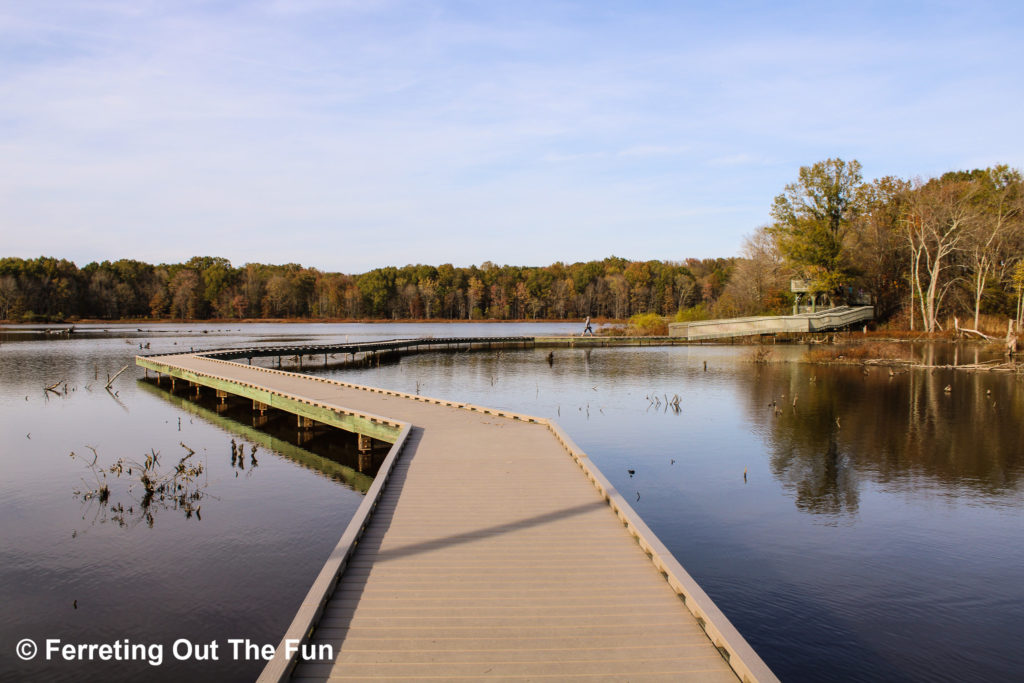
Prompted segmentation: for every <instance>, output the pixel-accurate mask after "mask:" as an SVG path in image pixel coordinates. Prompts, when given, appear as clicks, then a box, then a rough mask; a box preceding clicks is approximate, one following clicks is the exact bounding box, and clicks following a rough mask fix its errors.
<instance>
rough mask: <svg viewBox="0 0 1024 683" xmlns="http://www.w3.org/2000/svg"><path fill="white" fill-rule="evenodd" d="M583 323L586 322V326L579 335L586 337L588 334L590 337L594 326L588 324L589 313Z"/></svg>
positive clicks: (592, 334)
mask: <svg viewBox="0 0 1024 683" xmlns="http://www.w3.org/2000/svg"><path fill="white" fill-rule="evenodd" d="M585 324H586V327H584V328H583V334H581V335H580V336H581V337H586V336H587V335H588V334H589V335H590V336H591V337H593V336H594V328H593V327H591V326H590V316H589V315H588V316H587V320H586V323H585Z"/></svg>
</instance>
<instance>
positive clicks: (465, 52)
mask: <svg viewBox="0 0 1024 683" xmlns="http://www.w3.org/2000/svg"><path fill="white" fill-rule="evenodd" d="M830 5H831V7H830ZM1022 29H1024V3H1019V2H1003V3H1000V2H972V3H964V2H920V3H900V2H878V3H874V2H858V3H842V4H840V3H834V4H833V3H821V2H813V3H811V2H808V3H776V2H737V3H729V2H723V3H707V2H702V3H687V2H626V1H623V2H596V1H595V2H558V1H557V0H554V1H550V2H529V1H525V0H521V1H519V2H490V1H487V2H485V1H481V2H397V1H396V2H389V1H387V0H379V1H377V0H359V1H357V0H338V1H328V0H292V1H289V0H266V1H259V0H252V1H247V2H227V1H224V2H202V1H199V0H178V1H175V0H124V1H122V0H95V1H89V0H81V1H75V2H71V1H67V2H61V1H59V0H58V1H55V2H50V1H47V0H36V1H33V2H24V1H23V0H0V256H23V257H33V256H38V255H44V254H45V255H52V256H58V257H64V258H69V259H72V260H74V261H75V262H77V263H78V264H79V265H84V264H85V263H87V262H88V261H91V260H103V259H117V258H138V259H142V260H146V261H150V262H173V261H180V260H183V259H187V258H188V257H190V256H193V255H199V254H202V255H215V256H224V257H226V258H228V259H230V260H231V261H232V263H234V264H236V265H240V264H243V263H245V262H248V261H260V262H273V263H284V262H297V263H302V264H304V265H309V266H314V267H318V268H321V269H326V270H340V271H344V272H361V271H364V270H367V269H370V268H373V267H376V266H381V265H404V264H406V263H431V264H439V263H445V262H450V263H454V264H456V265H469V264H471V263H477V264H479V263H481V262H482V261H485V260H490V261H494V262H496V263H512V264H521V265H546V264H548V263H552V262H554V261H559V260H562V261H570V262H571V261H577V260H588V259H599V258H603V257H605V256H609V255H612V254H614V255H617V256H622V257H626V258H633V259H664V260H681V259H684V258H687V257H691V256H692V257H707V256H729V255H734V254H736V253H738V251H739V249H740V247H741V244H742V241H743V237H744V236H745V235H748V234H750V233H751V232H752V231H753V230H754V229H756V228H757V227H758V226H759V225H762V224H764V223H765V222H766V221H767V220H768V210H769V207H770V205H771V201H772V198H773V197H774V196H775V195H776V194H778V193H780V192H781V191H782V190H783V187H784V185H785V184H786V183H788V182H791V181H793V180H794V179H795V178H796V176H797V171H798V169H799V167H800V166H802V165H809V164H812V163H814V162H815V161H819V160H822V159H825V158H828V157H834V156H839V157H842V158H844V159H854V158H855V159H858V160H859V161H860V162H861V163H862V164H863V167H864V174H865V176H866V177H868V178H873V177H879V176H884V175H898V176H902V177H913V176H923V177H928V176H930V175H935V174H939V173H942V172H944V171H947V170H952V169H959V168H973V167H983V166H987V165H991V164H994V163H1008V164H1010V165H1011V166H1014V167H1018V168H1020V167H1022V166H1024V137H1022V131H1021V121H1022V120H1024V106H1022V105H1024V88H1022V87H1021V86H1022V85H1024V77H1022V72H1021V64H1024V47H1022V45H1024V40H1022V39H1021V35H1024V33H1022Z"/></svg>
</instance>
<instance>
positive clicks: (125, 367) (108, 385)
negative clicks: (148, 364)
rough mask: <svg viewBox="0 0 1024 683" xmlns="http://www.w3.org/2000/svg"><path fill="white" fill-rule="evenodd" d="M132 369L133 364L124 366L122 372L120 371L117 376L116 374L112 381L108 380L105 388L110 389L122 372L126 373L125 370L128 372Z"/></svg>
mask: <svg viewBox="0 0 1024 683" xmlns="http://www.w3.org/2000/svg"><path fill="white" fill-rule="evenodd" d="M130 367H131V364H128V365H126V366H124V367H123V368H121V369H120V370H118V371H117V374H115V375H114V376H113V377H111V378H110V379H108V380H107V386H106V387H105V388H106V389H109V388H110V385H111V384H113V383H114V380H115V379H117V378H118V377H119V376H120V375H121V373H122V372H124V371H125V370H127V369H128V368H130Z"/></svg>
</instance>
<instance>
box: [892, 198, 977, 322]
mask: <svg viewBox="0 0 1024 683" xmlns="http://www.w3.org/2000/svg"><path fill="white" fill-rule="evenodd" d="M977 194H978V185H977V184H976V183H973V182H970V181H965V180H941V179H932V180H929V181H928V182H927V183H925V184H923V185H921V184H918V186H917V187H916V188H915V190H914V192H913V194H912V196H911V198H910V201H909V205H908V210H907V212H906V214H905V215H904V217H903V221H902V222H903V235H904V239H905V240H906V241H907V246H908V247H909V253H910V286H911V290H912V291H911V310H913V301H914V294H915V292H916V294H917V299H918V301H919V303H920V306H921V319H922V321H923V326H924V329H925V331H927V332H934V331H935V329H936V328H937V327H938V328H941V325H939V323H938V318H937V314H938V311H939V308H940V305H941V303H942V299H943V297H944V295H945V293H946V291H947V290H948V288H949V287H950V286H951V285H952V284H953V282H954V280H953V279H951V278H949V277H948V276H947V272H946V270H947V268H948V266H949V265H950V264H949V260H950V257H951V256H952V254H953V253H954V252H956V251H957V250H959V249H961V248H962V247H963V243H964V241H965V240H966V238H967V236H968V235H967V233H968V229H969V227H970V225H971V223H972V221H974V220H975V217H976V215H977V202H976V201H975V200H976V197H977ZM911 329H913V318H911Z"/></svg>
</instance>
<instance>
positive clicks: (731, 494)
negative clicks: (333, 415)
mask: <svg viewBox="0 0 1024 683" xmlns="http://www.w3.org/2000/svg"><path fill="white" fill-rule="evenodd" d="M578 327H579V326H578V325H575V324H573V325H559V324H536V325H533V324H472V323H469V324H430V325H414V324H371V325H333V324H332V325H326V324H323V325H316V324H296V325H285V324H249V325H234V326H232V327H230V328H229V327H228V326H226V325H224V324H220V325H216V324H214V325H184V326H182V325H170V324H167V325H160V324H156V325H145V326H141V327H140V326H125V325H106V326H103V325H99V326H80V327H79V329H78V331H76V333H75V334H74V335H71V336H70V337H57V336H52V335H51V336H45V335H41V334H32V333H27V332H25V331H22V330H20V329H18V328H4V329H2V330H0V378H2V391H0V406H2V408H3V410H2V413H0V425H2V432H0V438H2V440H3V441H2V442H3V450H2V455H0V468H2V475H3V476H2V478H0V528H2V529H3V538H4V543H3V544H2V546H0V553H2V561H0V603H2V604H4V605H5V606H6V608H5V609H4V611H3V615H2V617H0V632H2V634H3V638H2V642H3V643H4V646H3V647H4V648H5V653H4V655H3V657H2V658H0V676H2V677H9V678H18V679H25V678H34V679H37V680H43V679H46V680H54V679H61V678H63V679H67V680H70V679H75V680H100V679H109V678H110V677H111V676H115V677H117V678H129V677H138V676H142V675H145V676H147V677H150V678H154V679H166V680H171V679H178V678H180V677H181V676H183V675H189V676H193V677H198V678H200V679H204V680H205V679H213V678H217V679H220V680H225V679H227V680H251V679H252V678H254V677H255V676H256V675H257V674H258V673H259V671H260V669H261V668H262V662H260V661H253V662H243V663H240V664H239V663H235V662H227V663H225V662H220V663H218V662H202V663H190V664H183V663H179V662H175V661H164V662H162V663H161V665H160V666H151V665H150V664H148V663H146V662H130V663H124V662H122V663H117V664H114V663H99V662H92V663H88V664H84V665H74V664H62V665H55V664H54V663H49V664H45V665H44V664H41V663H40V662H34V663H31V662H30V663H22V662H20V661H19V660H17V659H16V658H14V657H13V656H12V655H11V654H10V651H11V649H12V648H13V647H14V644H15V643H17V642H18V641H19V640H20V639H22V638H34V639H36V640H38V641H40V642H41V641H42V640H43V639H45V638H61V639H62V640H64V641H66V642H113V641H115V640H118V639H121V640H123V639H126V638H127V639H130V641H131V642H132V643H150V642H163V643H166V644H167V646H168V648H169V646H170V643H171V642H173V641H174V640H175V639H176V638H188V639H190V640H192V641H194V642H204V641H210V640H221V641H223V640H225V639H226V638H249V639H251V640H252V641H254V642H259V643H264V642H266V643H276V642H277V639H278V638H280V636H281V634H282V633H283V631H284V629H285V627H286V626H287V625H288V622H289V621H290V619H291V617H292V616H293V614H294V611H295V609H296V608H297V605H298V603H299V601H300V600H301V599H302V597H303V596H304V595H305V593H306V590H307V589H308V587H309V585H310V583H311V582H312V580H313V578H314V577H315V575H316V573H317V571H318V570H319V568H320V566H321V565H322V563H323V561H324V559H325V557H326V555H327V553H328V552H329V551H330V549H331V548H332V547H333V546H334V544H335V543H336V541H337V539H338V537H339V536H340V534H341V531H342V530H343V529H344V526H345V523H346V522H347V519H348V517H349V516H351V514H352V513H353V512H354V510H355V507H356V506H357V505H358V504H359V501H360V500H361V496H362V494H361V491H362V490H365V486H366V483H367V481H368V477H367V473H366V472H359V471H358V469H359V468H358V464H357V456H356V454H355V449H354V446H353V444H351V443H349V442H348V441H346V439H344V438H337V439H330V438H319V439H317V440H316V442H315V443H303V444H302V445H301V446H300V445H298V442H297V439H296V437H297V432H296V430H295V429H294V428H293V426H292V425H290V424H289V423H287V421H281V420H271V421H269V422H267V423H264V424H259V425H255V426H254V425H253V424H252V422H253V418H252V416H251V414H250V411H237V410H225V409H220V408H218V405H217V402H216V400H215V399H212V398H210V397H207V398H205V399H201V400H200V401H198V402H196V401H192V400H189V399H187V398H185V397H184V396H183V395H182V394H183V392H180V391H179V392H178V393H179V395H178V396H175V397H171V396H170V395H169V394H168V392H167V391H166V385H165V387H164V388H163V389H160V388H156V387H154V386H153V385H152V384H151V383H149V384H147V383H145V382H140V381H137V380H136V378H137V377H141V376H142V372H141V370H136V369H135V368H134V367H132V368H130V370H129V371H126V372H125V373H124V374H123V375H121V376H120V377H119V378H118V379H116V380H115V382H114V385H113V388H114V389H115V390H116V392H117V393H116V395H114V394H111V393H108V392H107V391H105V390H104V389H103V385H104V384H105V383H106V378H107V376H108V375H113V374H115V373H116V372H117V371H118V370H119V369H120V368H121V367H123V366H124V365H125V364H128V363H130V362H132V359H133V357H134V355H135V354H136V353H159V352H169V351H175V350H188V349H191V348H195V349H203V348H215V347H225V346H233V345H241V344H246V345H249V344H268V345H269V344H276V343H291V342H293V341H309V342H310V343H328V342H344V341H352V342H355V341H366V340H373V339H391V338H408V337H421V336H511V335H520V334H526V335H533V334H538V335H540V334H561V333H570V332H575V333H578V331H579V330H578ZM140 344H141V345H143V346H144V347H145V345H146V344H149V348H148V349H146V348H143V349H142V350H140V349H139V345H140ZM805 350H806V349H805V348H803V347H799V346H796V345H788V346H783V345H779V346H775V347H773V348H772V354H771V357H770V359H769V360H770V362H768V363H754V362H753V356H752V354H751V347H748V346H728V345H726V346H712V345H707V346H691V347H672V348H613V349H593V350H590V351H585V350H575V349H555V350H554V359H553V363H551V364H549V363H548V360H547V354H548V350H547V349H536V350H523V351H507V350H506V351H493V352H473V353H457V354H444V353H424V354H419V355H412V356H407V357H405V358H403V359H402V360H401V361H400V362H398V363H395V364H384V365H381V366H380V367H374V368H365V369H353V368H348V369H343V370H341V369H333V370H332V369H327V370H317V371H316V372H318V373H320V374H326V375H329V376H332V377H339V378H344V379H346V380H349V381H354V382H358V383H363V384H372V385H378V386H384V387H388V388H392V389H398V390H402V391H409V392H412V393H416V392H418V393H421V394H424V395H429V396H435V397H444V398H452V399H458V400H462V401H470V402H475V403H480V404H484V405H489V406H492V407H497V408H508V409H512V410H517V411H521V412H526V413H531V414H536V415H541V416H545V417H552V418H555V419H556V420H558V421H559V423H560V424H561V425H562V426H563V427H564V428H565V429H566V431H567V432H568V433H569V434H570V435H571V436H572V437H573V438H574V439H575V440H576V442H577V443H578V444H579V445H580V446H581V447H582V448H583V449H584V450H586V451H587V452H588V454H590V456H591V458H592V459H593V460H594V462H595V463H596V464H597V465H598V466H599V467H600V468H601V470H602V471H603V472H604V473H605V475H606V476H607V477H608V478H609V479H610V480H611V481H612V483H613V484H615V485H616V486H617V487H618V488H619V489H620V490H621V491H622V492H623V494H624V495H625V496H626V498H627V500H629V501H631V503H632V504H633V506H634V507H635V509H636V510H637V511H638V513H639V514H640V515H641V516H642V517H643V519H644V520H645V521H646V522H647V524H648V525H649V526H650V527H651V528H652V529H653V530H654V531H655V533H657V534H658V536H659V537H660V538H661V540H662V541H663V542H664V543H665V544H666V545H667V546H668V547H669V549H670V550H671V551H672V552H673V553H674V554H675V555H676V557H677V559H679V561H680V562H681V563H682V564H683V566H684V567H686V569H687V570H688V571H689V572H690V573H691V574H692V575H693V576H694V578H695V579H696V580H697V581H698V582H699V583H700V585H701V586H702V587H703V588H704V589H705V590H706V591H707V592H708V594H709V595H710V596H711V597H712V598H713V599H714V600H715V602H716V603H717V604H718V606H719V607H720V608H721V609H722V610H723V611H724V612H725V614H726V615H727V616H728V617H729V619H730V620H731V621H732V622H733V623H734V624H735V625H736V627H737V628H738V629H739V631H740V632H741V633H742V634H743V635H744V636H745V637H746V638H747V640H748V641H749V642H750V643H751V645H752V646H753V647H754V648H755V650H757V652H758V653H759V654H760V655H761V656H762V658H763V659H764V660H765V661H766V663H767V664H768V665H769V666H770V667H772V669H773V670H774V671H775V672H776V673H777V674H778V675H779V676H780V677H781V678H782V679H783V680H835V681H847V680H849V681H862V680H879V679H884V680H921V679H928V680H979V681H980V680H992V679H1011V678H1013V677H1015V675H1016V672H1018V671H1020V670H1021V669H1022V668H1024V654H1022V653H1021V651H1020V648H1019V646H1018V642H1019V639H1020V636H1021V635H1022V632H1024V582H1022V581H1021V579H1022V578H1024V577H1022V574H1021V571H1022V570H1021V567H1024V549H1022V548H1021V547H1020V539H1021V538H1022V532H1024V517H1022V507H1024V496H1022V491H1021V489H1022V486H1021V475H1022V473H1024V457H1022V453H1021V450H1022V449H1021V448H1020V443H1021V442H1022V436H1024V433H1022V432H1024V420H1022V419H1021V418H1022V417H1024V382H1021V381H1020V380H1019V379H1017V378H1015V377H1013V376H1007V375H996V374H989V373H970V372H966V371H960V370H946V369H937V370H934V371H927V370H924V371H922V370H910V371H900V370H896V371H895V372H893V373H890V372H889V370H888V369H887V368H880V367H875V368H869V369H866V370H865V369H864V368H862V367H860V366H820V365H808V364H805V363H802V362H800V360H801V357H802V355H803V354H804V352H805ZM915 351H916V352H917V353H919V354H921V355H922V356H924V355H928V357H930V358H940V359H941V360H943V362H945V358H944V357H945V356H951V354H952V353H954V352H955V356H956V359H957V360H958V361H959V362H974V361H975V360H976V359H983V358H981V357H980V356H978V355H977V347H972V346H965V347H962V348H957V349H953V348H952V347H943V346H939V347H921V348H916V349H915ZM950 360H952V357H950ZM59 380H64V381H66V386H67V387H68V390H67V393H64V391H63V386H65V385H61V387H60V388H59V392H60V393H54V392H45V391H44V390H43V387H44V386H47V385H51V384H53V383H54V382H58V381H59ZM947 386H948V387H949V391H946V390H945V389H946V387H947ZM676 396H678V397H679V403H678V410H677V409H675V408H674V407H672V406H671V405H669V402H674V399H675V397H676ZM232 441H234V443H232ZM236 445H237V446H238V449H239V452H242V453H243V457H241V458H237V459H236V458H235V457H234V455H235V452H236V451H235V447H236ZM254 446H255V447H256V453H255V463H254V462H253V458H252V455H251V454H252V448H253V447H254ZM93 449H95V455H94V453H93ZM188 451H194V452H195V455H194V456H192V457H191V458H190V459H189V462H192V461H198V462H201V463H203V465H204V467H203V472H202V473H201V474H200V475H198V476H197V477H196V483H195V485H196V486H197V489H196V493H197V494H198V496H199V498H197V499H196V500H194V501H191V500H190V501H187V504H182V505H176V504H175V503H176V501H173V502H172V503H170V504H166V502H165V504H164V505H149V506H148V507H147V508H146V509H145V510H143V509H142V506H141V505H140V493H139V491H138V490H133V489H132V488H131V487H130V486H129V485H128V484H127V483H126V481H127V480H126V479H125V478H117V479H116V480H112V482H111V485H110V494H109V498H108V499H107V500H106V501H104V502H102V503H101V502H100V501H99V499H98V497H92V498H88V494H89V492H91V491H94V490H95V489H96V484H95V477H94V471H95V469H96V467H99V466H103V467H109V466H110V465H113V464H115V463H116V461H117V460H118V459H122V458H124V459H130V460H131V461H132V462H135V463H143V462H144V461H145V458H146V457H147V455H152V454H153V453H158V454H160V457H161V458H163V459H164V462H166V463H174V462H177V461H178V460H179V459H180V458H182V457H184V456H186V455H187V453H188ZM72 452H74V453H75V456H76V457H74V458H72V457H69V454H70V453H72ZM94 457H95V459H96V461H97V463H98V464H97V465H95V466H94V467H93V468H90V467H89V466H88V465H89V463H90V462H91V461H92V460H93V458H94ZM630 469H632V470H634V472H635V473H634V474H633V475H632V476H631V475H630V474H629V473H628V470H630ZM109 476H110V475H109V474H108V477H109ZM537 476H538V478H542V477H543V476H544V473H543V472H538V473H537ZM76 491H77V493H76ZM437 495H439V496H443V495H444V491H438V492H437ZM637 497H639V500H636V499H637ZM634 501H635V502H634ZM116 505H121V508H122V509H121V510H119V509H118V508H116V507H114V506H116ZM126 508H129V509H131V512H127V511H125V510H124V509H126ZM197 510H198V514H197Z"/></svg>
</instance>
